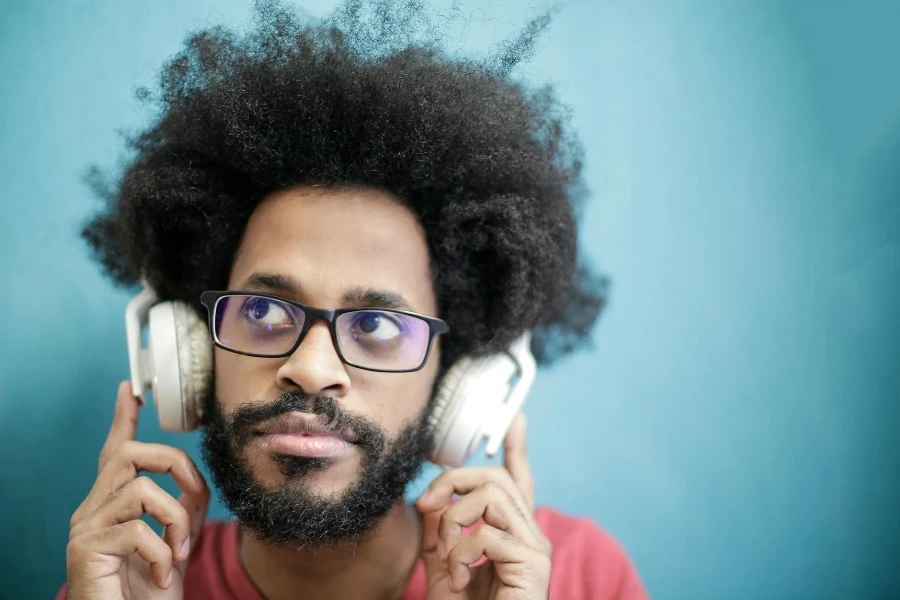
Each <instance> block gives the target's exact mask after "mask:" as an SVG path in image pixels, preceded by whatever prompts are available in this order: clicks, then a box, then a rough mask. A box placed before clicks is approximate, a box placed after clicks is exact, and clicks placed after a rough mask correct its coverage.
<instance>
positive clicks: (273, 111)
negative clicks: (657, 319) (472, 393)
mask: <svg viewBox="0 0 900 600" xmlns="http://www.w3.org/2000/svg"><path fill="white" fill-rule="evenodd" d="M256 14H257V21H256V26H255V28H254V30H253V31H252V32H251V33H250V34H248V35H245V36H238V35H237V34H235V33H232V32H229V31H227V30H224V29H212V30H209V31H204V32H201V33H198V34H194V35H193V36H192V37H190V38H189V39H188V42H187V46H186V49H185V50H184V51H183V52H182V53H181V54H179V55H178V56H176V57H175V58H174V59H173V60H172V61H170V62H169V63H168V64H167V65H166V67H165V69H164V70H163V73H162V77H161V92H160V94H159V95H158V96H157V97H156V99H157V101H158V103H159V105H160V108H161V111H160V113H159V117H158V119H157V120H156V121H155V122H154V123H153V124H152V125H151V126H150V127H149V128H148V129H147V130H146V131H144V132H143V133H141V134H140V135H138V136H137V137H135V138H134V139H133V140H132V147H133V150H134V151H135V155H134V157H133V159H132V160H131V162H130V163H129V164H128V166H127V167H126V169H125V172H124V173H123V175H122V177H121V179H120V181H119V183H118V185H117V186H115V187H113V188H112V189H111V191H110V193H109V194H108V200H109V202H108V205H107V207H106V209H105V210H104V211H102V212H101V213H100V214H98V215H97V216H96V217H95V218H94V219H93V221H92V222H91V223H90V224H89V225H88V227H87V229H86V231H85V234H86V237H87V239H88V240H89V242H90V243H91V245H92V247H93V248H94V250H95V252H96V254H97V256H98V258H99V259H100V260H101V261H102V263H103V264H104V266H105V267H106V269H107V270H108V271H109V272H110V274H111V275H112V276H113V277H114V279H115V280H117V281H119V282H122V283H130V282H134V281H136V280H137V279H138V278H139V277H141V276H143V277H145V278H146V279H147V281H148V282H149V283H150V284H151V285H152V286H153V287H154V288H155V289H156V291H157V292H158V293H159V295H160V296H161V297H162V298H165V299H179V300H183V301H186V302H189V303H191V304H192V305H193V306H194V307H196V308H197V310H198V311H202V310H203V307H202V306H201V305H200V302H199V299H200V296H201V294H203V293H204V292H207V293H206V294H204V299H205V302H206V304H207V307H208V309H209V310H210V311H212V318H211V320H210V322H211V323H213V326H212V327H213V331H211V332H210V333H211V335H212V336H213V337H214V338H215V339H216V340H217V347H216V349H215V355H214V361H215V385H214V390H213V392H212V393H211V394H210V395H209V397H208V398H206V400H205V403H204V404H205V411H204V422H203V428H204V437H203V451H204V458H205V461H206V463H207V466H208V467H209V470H210V472H211V474H212V476H213V479H214V481H215V484H216V485H217V487H218V489H219V491H220V493H221V494H222V497H223V500H224V502H225V503H226V505H227V506H228V507H229V509H230V510H231V511H232V512H233V513H234V515H235V517H236V522H235V523H222V522H209V523H207V522H205V516H206V509H207V504H208V502H209V497H210V491H209V488H208V486H207V484H206V482H205V481H204V479H203V477H202V476H201V475H200V474H199V472H198V470H197V469H196V467H195V465H194V464H193V463H192V461H191V459H190V457H189V456H188V455H187V454H186V453H184V452H182V451H180V450H177V449H175V448H171V447H166V446H162V445H157V444H146V443H142V442H139V441H136V440H135V430H136V424H137V420H138V412H139V405H138V402H137V400H136V399H135V398H134V397H133V395H132V390H131V389H130V386H129V385H128V384H127V383H125V384H123V385H122V386H121V387H120V389H119V395H118V400H117V405H116V416H115V419H114V422H113V424H112V427H111V429H110V432H109V437H108V439H107V441H106V444H105V445H104V447H103V450H102V453H101V457H100V469H99V473H98V476H97V479H96V481H95V483H94V485H93V487H92V489H91V491H90V492H89V494H88V496H87V497H86V499H85V500H84V502H83V503H82V504H81V505H80V506H79V507H78V509H77V510H76V511H75V513H74V514H73V517H72V527H71V532H70V542H69V545H68V548H67V573H68V575H67V584H66V586H65V587H64V588H63V589H62V590H61V592H60V596H59V597H68V598H71V599H78V600H81V599H84V598H102V599H105V598H153V599H169V598H173V599H174V598H178V599H180V598H191V599H201V600H202V599H207V598H208V599H213V598H216V599H234V600H251V599H252V600H258V599H261V598H266V599H268V600H280V599H283V598H373V599H375V598H391V599H396V598H407V599H414V598H422V599H424V598H429V599H433V600H437V599H445V598H446V599H449V598H479V599H481V598H483V599H497V600H500V599H513V598H516V599H545V598H547V597H548V596H552V597H554V598H566V599H578V598H622V599H632V598H643V597H645V593H644V591H643V588H642V585H641V583H640V580H639V578H638V576H637V574H636V573H635V571H634V569H633V567H632V566H631V564H630V562H629V560H628V559H627V557H626V556H625V555H624V553H623V552H622V551H621V549H620V548H619V547H618V546H617V544H616V543H615V542H613V541H612V540H611V539H610V538H609V537H607V536H606V535H605V534H603V533H602V532H601V531H600V530H599V529H598V528H597V527H596V526H595V525H593V524H592V523H590V522H589V521H587V520H584V519H574V518H571V517H567V516H563V515H562V514H560V513H557V512H555V511H553V510H551V509H538V510H535V508H534V504H533V503H534V497H533V484H532V479H531V475H530V471H529V466H528V460H527V457H526V453H525V423H524V419H523V418H522V417H518V418H517V420H516V421H515V422H514V424H513V427H512V429H511V431H510V432H509V434H508V435H507V438H506V441H505V451H504V466H503V467H497V468H459V469H450V470H447V471H445V472H444V473H443V474H441V475H440V476H439V477H438V478H437V479H435V480H434V481H433V482H432V483H431V485H430V486H429V488H428V489H427V491H426V492H425V493H424V494H423V495H422V496H421V497H420V498H419V499H418V500H417V502H416V503H415V505H414V506H410V505H408V504H406V503H405V502H404V501H403V493H404V490H405V488H406V485H407V484H408V483H409V482H410V481H411V480H412V479H414V478H415V476H416V475H417V473H418V472H419V468H420V466H421V464H422V461H423V459H424V457H425V456H426V455H427V453H428V450H429V448H430V444H431V430H430V427H429V421H428V416H429V413H430V411H431V409H432V406H433V394H434V390H435V388H436V386H437V385H438V384H439V383H440V381H441V378H442V376H443V375H444V373H445V372H446V370H447V368H448V367H449V366H450V365H451V364H453V363H454V362H455V361H456V360H457V359H459V358H460V357H461V356H465V355H476V356H477V355H482V354H487V353H491V352H496V351H498V350H501V349H503V348H505V347H506V346H508V345H509V344H510V343H511V342H512V341H513V340H515V339H517V338H518V337H519V336H520V335H521V334H522V333H523V332H524V331H526V330H534V335H535V342H534V344H533V349H534V351H535V353H536V355H537V357H538V359H539V360H542V361H545V362H546V361H548V360H550V359H552V358H553V357H554V356H556V355H559V354H563V353H565V352H567V351H568V350H571V349H572V348H574V347H575V346H576V345H577V344H578V343H579V341H580V340H582V339H584V338H585V336H586V335H587V333H588V332H589V331H590V328H591V326H592V324H593V322H594V320H595V319H596V316H597V312H598V310H599V307H600V297H599V296H598V294H597V288H596V279H594V278H592V277H591V276H590V273H589V272H588V271H587V270H586V269H584V268H576V256H575V254H576V252H575V246H576V244H575V232H576V226H575V219H574V214H573V204H574V202H575V201H576V194H577V191H578V188H579V183H580V178H579V171H580V163H579V160H578V152H577V150H578V147H577V143H576V142H575V139H574V137H573V136H572V135H571V134H570V133H569V132H568V129H567V127H566V122H565V119H564V111H561V110H560V108H559V106H558V104H557V103H556V101H555V100H554V99H553V96H552V94H551V93H550V92H549V91H548V90H546V89H545V90H541V91H539V92H531V91H528V90H527V89H525V88H524V87H523V86H521V85H518V84H516V83H514V82H512V81H511V79H510V78H509V70H510V69H511V68H512V67H513V66H514V65H515V64H516V63H518V62H519V61H521V60H522V59H523V57H525V56H526V55H527V54H528V53H529V52H530V50H531V47H532V46H533V43H534V40H535V39H536V35H537V33H539V31H540V29H541V28H542V26H545V25H546V22H545V21H542V20H538V21H536V22H535V23H532V24H531V25H530V26H529V27H528V28H526V30H525V32H524V33H523V34H522V36H521V37H520V38H519V39H517V40H515V41H514V42H513V43H510V44H507V45H505V46H503V47H502V48H501V50H500V51H499V53H498V54H497V55H496V56H494V57H492V58H488V59H485V60H482V61H480V62H474V61H463V60H451V59H449V58H447V57H446V56H445V55H444V54H443V53H442V52H441V51H440V50H439V49H438V47H437V44H436V41H435V39H424V40H423V39H416V40H413V39H412V37H414V36H413V33H414V32H416V31H422V30H423V29H424V30H427V31H428V32H430V34H432V35H433V33H434V32H435V31H437V30H438V29H437V28H435V27H433V26H432V27H424V28H423V27H421V25H422V24H429V23H430V24H431V25H433V23H431V22H430V21H428V19H427V18H426V16H423V15H424V13H423V12H421V8H420V7H419V6H417V4H416V3H411V4H407V5H403V6H394V5H393V4H392V3H375V4H374V5H372V6H368V5H364V4H362V3H360V2H348V3H346V4H344V5H342V6H341V7H340V8H339V9H338V10H337V11H336V13H335V14H334V15H333V16H332V17H331V18H330V19H328V20H324V21H321V22H318V23H311V24H310V23H307V22H304V21H302V20H299V19H297V18H296V17H295V16H294V15H293V14H292V13H290V12H289V11H287V10H284V9H282V8H281V7H279V6H277V5H271V4H259V5H257V7H256ZM410 32H413V33H410ZM143 95H144V96H145V97H150V96H151V95H150V94H149V92H145V93H144V94H143ZM98 189H99V188H98ZM211 290H226V291H225V292H215V293H212V294H210V293H209V292H210V291H211ZM363 307H365V308H367V309H370V310H368V311H355V312H354V311H353V310H351V311H349V312H347V311H346V310H343V311H341V313H342V316H340V317H338V316H335V313H327V312H322V311H321V310H320V309H356V308H363ZM373 308H377V309H379V310H378V311H373V310H371V309H373ZM328 315H331V316H328ZM348 315H349V316H348ZM445 325H446V327H445ZM410 332H418V333H410ZM398 344H402V345H403V348H404V352H403V353H402V357H403V358H402V360H401V361H400V362H393V363H390V364H388V363H386V362H385V361H384V359H383V354H382V349H383V348H384V347H387V346H390V347H392V348H396V347H397V345H398ZM141 472H153V473H171V475H172V477H173V478H174V480H175V482H176V483H177V484H178V487H179V488H180V489H181V491H182V495H181V496H180V497H179V498H178V499H175V498H173V497H171V496H169V495H168V494H167V493H166V492H165V491H163V490H162V489H161V488H160V487H159V486H157V485H156V484H155V483H153V482H152V480H150V479H149V478H146V477H143V476H140V475H139V474H140V473H141ZM145 514H146V515H150V516H151V517H153V518H154V519H156V520H157V521H158V522H159V523H160V524H162V525H164V531H163V533H162V534H161V535H160V534H158V533H156V532H155V531H153V529H151V528H150V527H149V526H147V525H146V524H145V523H144V522H143V521H142V520H141V517H142V516H143V515H145Z"/></svg>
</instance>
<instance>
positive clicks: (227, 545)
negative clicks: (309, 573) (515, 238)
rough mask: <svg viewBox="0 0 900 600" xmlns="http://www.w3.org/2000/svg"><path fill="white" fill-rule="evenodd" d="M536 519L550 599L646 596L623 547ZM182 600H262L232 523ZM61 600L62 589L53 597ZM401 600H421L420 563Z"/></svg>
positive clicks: (576, 526) (203, 556)
mask: <svg viewBox="0 0 900 600" xmlns="http://www.w3.org/2000/svg"><path fill="white" fill-rule="evenodd" d="M535 518H536V519H537V522H538V524H539V525H540V527H541V529H542V530H543V532H544V535H546V536H547V537H548V538H549V539H550V542H551V543H552V544H553V556H552V558H551V564H552V570H551V573H550V598H553V599H558V600H644V599H646V598H647V592H646V591H645V590H644V586H643V584H642V583H641V580H640V577H638V574H637V571H636V570H635V568H634V565H633V564H632V563H631V561H630V560H629V559H628V556H627V555H626V554H625V552H624V550H622V547H621V546H620V545H619V544H618V543H617V542H616V541H615V540H614V539H612V538H611V537H610V536H609V535H608V534H606V533H604V532H603V531H602V530H601V529H600V528H599V527H597V526H596V525H595V524H594V523H593V522H592V521H590V520H588V519H585V518H573V517H569V516H566V515H563V514H561V513H559V512H557V511H555V510H553V509H550V508H539V509H537V510H536V511H535ZM184 585H185V590H184V592H185V593H184V597H185V598H186V599H188V598H189V599H190V600H265V599H264V598H263V597H262V595H260V593H259V590H257V589H256V587H255V586H254V585H253V582H252V581H251V580H250V577H248V576H247V572H246V571H244V568H243V565H241V562H240V559H239V558H238V528H237V525H236V524H235V523H231V522H225V521H210V522H209V523H207V524H206V526H205V527H204V529H203V535H201V536H200V540H199V542H198V543H197V545H196V547H195V548H194V549H193V550H192V552H191V557H190V562H189V563H188V568H187V574H186V576H185V583H184ZM56 599H57V600H66V589H65V586H64V587H63V588H62V589H61V590H60V591H59V594H57V596H56ZM401 600H425V566H424V564H423V563H422V561H421V560H420V561H419V562H418V563H417V564H416V566H415V568H414V570H413V574H412V577H411V578H410V580H409V585H408V586H407V588H406V592H404V594H403V597H402V599H401Z"/></svg>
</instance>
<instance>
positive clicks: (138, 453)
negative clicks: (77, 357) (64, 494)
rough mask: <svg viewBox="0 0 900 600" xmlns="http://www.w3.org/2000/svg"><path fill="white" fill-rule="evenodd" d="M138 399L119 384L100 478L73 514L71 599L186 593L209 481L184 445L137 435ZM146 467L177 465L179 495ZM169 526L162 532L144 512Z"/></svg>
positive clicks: (152, 598)
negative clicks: (147, 441) (144, 518)
mask: <svg viewBox="0 0 900 600" xmlns="http://www.w3.org/2000/svg"><path fill="white" fill-rule="evenodd" d="M139 408H140V404H139V403H138V400H137V398H135V397H134V396H133V395H132V394H131V385H130V384H129V383H128V382H123V383H122V384H121V385H120V386H119V397H118V400H117V401H116V414H115V417H114V418H113V423H112V427H111V428H110V430H109V436H108V437H107V439H106V443H105V444H104V446H103V450H102V451H101V452H100V468H99V474H98V475H97V480H96V481H95V482H94V486H93V487H92V488H91V491H90V493H88V496H87V498H85V500H84V502H82V503H81V506H79V507H78V509H77V510H76V511H75V514H73V515H72V520H71V525H70V530H69V545H68V547H67V548H66V567H67V568H66V570H67V581H66V586H67V593H68V597H69V599H70V600H82V599H84V598H102V599H103V600H107V599H109V600H112V599H116V600H119V599H122V600H132V599H135V600H144V599H148V600H181V598H182V597H183V596H184V571H185V568H186V566H187V557H188V554H189V552H190V546H191V545H192V544H194V543H196V541H197V539H198V538H199V536H200V532H201V531H202V530H203V522H204V520H205V519H206V510H207V508H208V506H209V488H208V487H207V485H206V483H205V482H204V481H203V477H202V476H201V475H200V473H199V471H197V468H196V466H195V465H194V462H193V461H192V460H191V458H190V457H189V456H188V455H187V453H185V452H184V451H182V450H178V449H176V448H172V447H170V446H163V445H161V444H143V443H141V442H136V441H134V438H135V433H136V431H137V422H138V411H139ZM141 471H149V472H151V473H171V474H172V477H173V478H174V479H175V482H176V483H177V484H178V487H179V488H180V489H181V490H182V492H184V493H183V494H182V495H181V497H180V498H179V499H178V500H177V501H176V500H175V499H174V498H173V497H172V496H170V495H169V494H167V493H166V492H165V491H163V489H162V488H160V487H159V486H158V485H156V484H155V483H154V482H153V480H151V479H150V478H149V477H143V476H142V477H139V476H138V473H139V472H141ZM145 513H146V514H148V515H150V516H152V517H153V518H154V519H156V520H157V521H159V522H160V523H161V524H162V525H164V526H165V531H164V533H163V534H162V536H160V535H158V534H156V533H155V532H154V531H153V530H152V529H151V528H150V526H148V525H147V524H146V523H145V522H144V521H142V520H141V516H143V515H144V514H145Z"/></svg>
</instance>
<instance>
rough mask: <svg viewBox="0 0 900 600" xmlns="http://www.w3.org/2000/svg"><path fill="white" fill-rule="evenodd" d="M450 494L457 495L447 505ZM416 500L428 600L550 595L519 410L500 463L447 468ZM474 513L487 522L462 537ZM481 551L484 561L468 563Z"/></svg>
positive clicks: (518, 599)
mask: <svg viewBox="0 0 900 600" xmlns="http://www.w3.org/2000/svg"><path fill="white" fill-rule="evenodd" d="M453 494H459V495H462V498H461V499H460V500H459V501H457V502H455V503H453V504H450V501H451V498H452V496H453ZM416 506H417V507H418V509H419V510H420V511H421V512H422V514H423V521H424V532H423V535H422V558H423V560H424V562H425V572H426V579H427V582H428V583H427V586H428V599H429V600H450V599H454V600H462V599H466V600H475V599H479V600H513V599H515V600H526V599H527V600H532V599H535V600H537V599H540V600H545V599H546V598H547V595H548V593H549V588H550V554H551V550H552V548H551V546H550V541H549V540H548V539H547V537H546V536H544V534H543V532H542V531H541V529H540V527H539V526H538V524H537V522H536V521H535V519H534V482H533V480H532V478H531V468H530V467H529V466H528V458H527V456H526V452H525V417H524V416H522V415H517V416H516V420H515V421H513V425H512V427H511V428H510V431H509V433H508V434H507V436H506V441H505V448H504V467H483V468H460V469H451V470H448V471H445V472H444V473H442V474H441V475H440V476H439V477H438V478H437V479H435V480H434V481H433V482H432V483H431V485H430V486H429V487H428V489H427V490H426V491H425V493H424V494H422V496H421V497H420V498H419V500H418V502H417V503H416ZM479 519H483V520H484V523H483V524H481V525H478V526H477V527H475V529H474V530H473V531H472V532H470V533H469V534H468V535H467V536H465V537H464V536H463V528H464V527H469V526H471V525H474V524H475V523H476V522H478V520H479ZM482 557H485V558H486V559H487V560H486V561H485V562H484V563H482V564H480V565H478V566H474V567H472V566H470V565H472V564H473V563H476V562H478V560H479V559H481V558H482Z"/></svg>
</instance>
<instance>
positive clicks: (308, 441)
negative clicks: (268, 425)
mask: <svg viewBox="0 0 900 600" xmlns="http://www.w3.org/2000/svg"><path fill="white" fill-rule="evenodd" d="M263 443H264V444H265V446H266V448H267V449H269V450H270V451H272V452H274V453H276V454H287V455H290V456H306V457H309V458H333V457H335V456H340V455H342V454H344V453H346V452H347V451H348V450H349V449H350V447H351V446H352V444H351V443H350V442H348V441H347V440H342V439H341V438H337V437H333V436H330V435H304V434H300V433H269V434H266V435H265V436H263Z"/></svg>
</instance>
